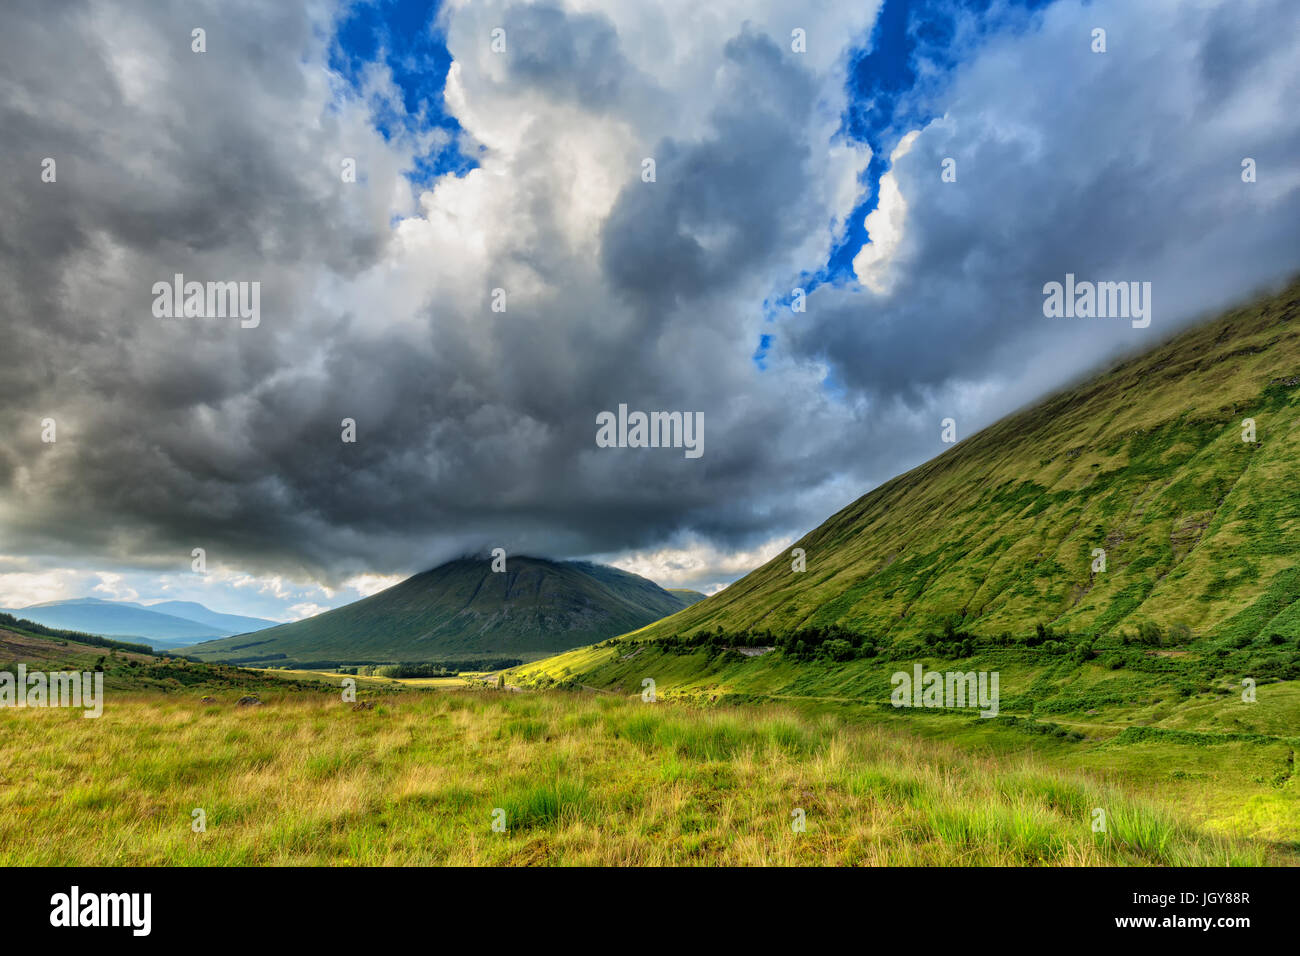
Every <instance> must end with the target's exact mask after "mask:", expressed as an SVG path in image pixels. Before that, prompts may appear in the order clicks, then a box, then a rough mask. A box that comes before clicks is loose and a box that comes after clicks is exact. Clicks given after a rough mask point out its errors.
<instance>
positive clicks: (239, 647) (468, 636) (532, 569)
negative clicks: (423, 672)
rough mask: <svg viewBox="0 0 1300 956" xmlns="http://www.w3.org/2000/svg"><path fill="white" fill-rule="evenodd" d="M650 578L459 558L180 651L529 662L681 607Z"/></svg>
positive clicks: (527, 561)
mask: <svg viewBox="0 0 1300 956" xmlns="http://www.w3.org/2000/svg"><path fill="white" fill-rule="evenodd" d="M689 600H690V599H689V598H685V597H680V596H677V595H674V594H671V593H669V592H668V591H665V590H664V589H663V588H661V587H659V586H658V585H657V584H655V583H654V582H652V581H648V580H646V579H645V578H642V577H639V576H637V575H635V574H629V573H628V572H626V571H620V570H618V569H617V568H611V567H606V566H604V565H599V564H591V563H588V562H578V561H566V562H556V561H546V560H542V559H539V558H526V557H511V558H510V559H508V561H507V562H506V570H505V571H504V572H500V573H494V572H493V571H492V570H491V563H490V562H489V561H486V560H484V561H478V560H469V559H463V560H459V561H452V562H449V563H448V564H444V565H442V566H441V567H438V568H434V569H433V570H432V571H426V572H424V573H423V574H417V575H415V576H414V577H411V578H408V579H407V580H405V581H403V582H402V583H401V584H398V585H395V586H394V587H391V588H389V589H387V590H385V591H381V592H380V593H378V594H374V595H371V596H370V597H368V598H364V599H363V600H360V601H357V602H355V603H353V604H349V605H347V606H345V607H341V608H337V609H335V610H333V611H327V612H326V613H324V614H318V615H317V616H315V617H312V618H308V619H307V620H305V621H297V622H295V623H292V624H282V625H280V626H278V627H273V628H268V629H266V630H264V631H258V632H256V633H254V634H242V635H239V636H237V637H230V638H226V639H223V640H218V641H209V642H207V643H205V644H199V645H196V646H194V647H192V648H189V649H187V651H186V653H187V654H192V655H194V656H197V657H200V658H202V659H205V660H224V661H247V662H254V661H267V662H271V661H274V662H275V663H302V662H320V661H336V662H369V661H455V660H468V659H474V658H483V657H489V656H499V657H514V658H522V659H532V658H536V657H541V656H544V655H546V654H551V653H555V652H558V651H562V650H566V649H568V648H572V647H577V646H579V645H582V644H590V643H592V642H594V641H600V640H603V639H605V638H608V637H612V636H614V635H617V634H621V633H623V632H625V631H630V630H635V629H637V628H639V627H642V626H644V625H646V624H648V623H650V622H652V621H656V620H658V619H660V618H662V617H665V616H666V615H669V614H673V613H675V612H677V611H679V610H681V609H682V608H683V607H685V606H686V605H687V604H688V603H689Z"/></svg>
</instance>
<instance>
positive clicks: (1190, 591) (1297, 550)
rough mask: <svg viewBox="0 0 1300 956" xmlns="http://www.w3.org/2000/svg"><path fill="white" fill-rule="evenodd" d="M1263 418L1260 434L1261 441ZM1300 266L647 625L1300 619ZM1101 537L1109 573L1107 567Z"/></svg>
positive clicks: (1065, 626)
mask: <svg viewBox="0 0 1300 956" xmlns="http://www.w3.org/2000/svg"><path fill="white" fill-rule="evenodd" d="M1246 418H1252V419H1254V422H1255V429H1256V438H1257V440H1256V441H1255V442H1253V443H1246V442H1243V441H1242V432H1243V426H1242V421H1243V419H1246ZM1298 459H1300V283H1297V284H1294V285H1292V286H1291V287H1290V288H1288V289H1287V290H1285V291H1284V292H1283V293H1281V294H1280V295H1277V296H1274V297H1270V298H1268V299H1265V300H1263V301H1260V302H1258V303H1255V304H1253V305H1251V306H1250V307H1247V308H1242V309H1238V310H1235V311H1233V312H1230V313H1229V314H1227V315H1225V316H1223V317H1221V318H1220V319H1218V320H1217V321H1214V322H1212V323H1209V324H1206V325H1202V326H1199V327H1197V328H1195V329H1193V330H1191V331H1188V332H1185V333H1183V334H1181V335H1179V336H1178V337H1176V338H1174V339H1172V340H1170V341H1168V342H1166V343H1164V344H1162V345H1159V346H1158V347H1156V348H1154V349H1153V350H1151V351H1150V352H1147V353H1146V354H1144V355H1141V356H1140V357H1137V358H1133V359H1131V360H1128V361H1125V362H1124V363H1122V364H1120V365H1119V366H1118V367H1116V368H1113V369H1111V370H1110V371H1108V372H1106V373H1105V374H1102V375H1099V376H1097V377H1096V378H1094V379H1092V380H1090V381H1087V382H1085V383H1083V384H1081V385H1078V386H1076V387H1073V388H1069V389H1067V390H1065V391H1064V392H1062V393H1060V394H1058V395H1056V396H1054V397H1052V398H1051V399H1049V400H1047V401H1045V402H1043V403H1042V404H1040V405H1038V406H1037V407H1035V408H1031V409H1029V410H1027V411H1023V412H1021V413H1018V414H1015V415H1012V416H1010V417H1008V418H1006V419H1004V420H1002V421H1000V422H998V423H997V424H995V425H993V426H991V427H989V428H987V429H985V430H984V431H982V432H980V433H978V434H976V435H973V436H972V437H970V438H968V439H966V440H965V441H962V442H960V443H958V444H957V445H955V446H953V447H952V448H951V449H950V450H949V451H947V452H946V453H944V454H942V455H940V456H939V457H937V458H935V459H933V460H931V461H929V462H927V463H925V464H924V465H922V466H920V467H919V468H916V469H914V470H912V471H910V472H908V473H906V474H904V475H901V476H899V477H897V478H895V479H893V480H892V481H889V482H887V483H885V484H884V485H882V486H881V487H879V488H877V489H875V490H874V491H872V492H870V493H869V494H866V495H864V496H863V497H861V498H859V499H858V500H857V501H855V502H854V503H853V504H851V505H849V506H848V507H847V508H845V509H844V510H843V511H841V512H839V513H838V514H836V515H834V516H833V517H832V518H830V519H829V520H828V521H826V522H825V523H824V524H823V525H821V526H820V527H818V528H817V529H815V530H814V531H812V532H810V533H809V534H807V535H805V536H804V537H803V538H802V539H801V540H800V541H798V542H797V544H796V545H795V546H796V547H799V548H802V549H804V551H805V552H806V554H807V558H806V561H807V570H806V571H804V572H802V573H799V572H795V571H793V570H792V563H791V557H790V555H789V553H786V554H782V555H779V556H777V557H775V558H774V559H773V560H772V561H770V562H769V563H768V564H766V565H764V566H763V567H761V568H759V569H758V570H756V571H754V572H753V573H752V574H750V575H748V576H747V577H745V578H743V579H742V580H740V581H738V582H736V583H735V584H733V585H731V586H730V587H728V588H726V589H725V590H724V591H722V592H720V593H719V594H716V595H714V596H713V597H711V598H709V599H708V600H705V601H702V602H700V603H698V604H696V605H694V606H692V607H690V608H689V609H687V610H686V611H684V612H683V613H682V614H680V615H678V616H676V617H674V618H673V619H671V620H669V621H664V622H661V623H659V624H657V625H654V626H652V627H650V628H649V629H647V630H646V631H645V632H644V636H646V637H650V638H656V637H666V636H670V635H673V634H691V633H694V632H696V631H698V630H699V629H709V630H713V629H715V628H717V627H721V628H722V629H723V630H724V631H726V632H729V633H740V632H752V631H765V632H770V633H771V634H773V635H786V634H791V633H795V632H798V631H800V630H803V629H809V628H821V627H827V626H832V625H835V626H839V627H842V628H844V629H846V630H849V631H852V632H855V633H857V634H861V635H868V636H870V637H871V638H873V639H875V640H878V641H884V642H892V641H894V640H896V639H900V638H907V637H919V636H922V635H925V634H927V633H942V632H943V631H944V630H945V629H948V630H952V631H957V632H959V633H960V632H968V633H971V634H975V635H982V636H993V635H1001V634H1003V633H1007V634H1010V635H1013V636H1022V635H1026V634H1031V633H1034V632H1035V630H1036V627H1037V625H1039V624H1043V625H1046V626H1048V627H1051V628H1053V629H1055V630H1056V631H1057V632H1066V633H1072V634H1088V635H1098V634H1099V635H1105V634H1115V633H1118V632H1120V631H1122V630H1123V631H1128V632H1132V633H1138V632H1139V631H1140V630H1141V629H1142V628H1143V627H1144V626H1146V628H1147V630H1148V633H1151V631H1150V629H1151V628H1152V627H1153V626H1154V627H1156V628H1158V629H1159V631H1160V634H1161V635H1162V639H1163V640H1165V641H1166V642H1168V641H1170V640H1172V641H1173V642H1175V643H1188V642H1192V641H1196V640H1198V639H1205V640H1208V641H1209V642H1210V643H1219V644H1223V645H1226V646H1238V645H1242V644H1249V643H1251V642H1267V641H1269V640H1270V639H1271V636H1272V635H1274V634H1277V635H1281V636H1282V638H1284V639H1285V643H1286V644H1287V645H1288V646H1289V649H1288V651H1287V653H1288V654H1289V655H1290V657H1291V658H1292V659H1294V656H1295V649H1294V647H1291V646H1290V645H1292V644H1293V643H1294V639H1295V638H1296V637H1298V636H1300V603H1297V598H1300V492H1298V491H1297V490H1296V484H1295V481H1294V475H1295V462H1296V461H1297V460H1298ZM1094 549H1104V550H1105V552H1106V555H1105V558H1106V566H1105V570H1104V571H1100V572H1094V571H1093V570H1092V565H1093V562H1094V553H1093V552H1094Z"/></svg>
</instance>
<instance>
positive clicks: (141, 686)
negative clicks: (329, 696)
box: [0, 622, 377, 716]
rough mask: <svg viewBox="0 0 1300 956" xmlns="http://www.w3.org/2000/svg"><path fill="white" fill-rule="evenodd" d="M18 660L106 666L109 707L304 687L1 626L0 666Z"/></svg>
mask: <svg viewBox="0 0 1300 956" xmlns="http://www.w3.org/2000/svg"><path fill="white" fill-rule="evenodd" d="M23 623H26V622H23ZM38 626H39V625H38ZM78 638H80V639H78ZM88 641H90V642H96V641H97V642H99V643H87V642H88ZM19 664H25V665H26V666H27V669H28V671H29V672H32V671H42V672H50V671H102V672H103V674H104V692H105V695H106V697H107V699H108V700H107V702H106V706H107V704H108V703H109V702H111V701H112V700H114V699H116V698H117V697H118V696H119V695H121V694H127V693H163V694H170V693H180V692H184V693H189V694H197V693H219V692H230V691H232V690H238V692H239V693H240V694H243V693H249V694H258V693H265V692H278V693H284V692H286V691H291V690H297V689H300V688H303V687H305V686H306V685H304V683H303V682H302V681H297V682H295V681H286V680H282V679H280V678H278V677H276V676H273V675H268V674H264V673H260V672H258V671H252V670H247V669H244V668H237V667H230V666H228V665H224V664H208V663H198V662H194V661H189V660H185V659H184V658H174V657H164V656H158V655H156V654H153V653H150V652H149V649H148V647H145V646H141V645H135V644H127V643H124V642H121V641H113V640H110V639H108V638H98V637H95V636H91V635H71V634H65V635H63V636H58V635H53V636H51V635H49V634H41V633H37V632H34V631H30V630H27V629H26V628H23V627H20V626H19V627H11V626H7V625H6V626H0V671H8V672H10V673H13V672H14V669H15V668H16V667H17V665H19ZM334 683H335V681H333V680H327V679H322V680H320V681H319V682H317V683H316V685H315V686H314V687H312V688H310V689H313V690H324V689H327V688H332V687H333V686H334ZM366 683H368V684H375V683H377V682H373V681H368V682H366ZM78 716H80V714H78Z"/></svg>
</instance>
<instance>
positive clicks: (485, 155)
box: [0, 0, 1300, 620]
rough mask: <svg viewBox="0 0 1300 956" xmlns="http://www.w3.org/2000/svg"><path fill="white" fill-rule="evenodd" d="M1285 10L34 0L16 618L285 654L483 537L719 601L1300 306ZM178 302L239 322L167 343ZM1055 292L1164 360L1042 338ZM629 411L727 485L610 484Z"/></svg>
mask: <svg viewBox="0 0 1300 956" xmlns="http://www.w3.org/2000/svg"><path fill="white" fill-rule="evenodd" d="M1298 20H1300V17H1298V15H1297V11H1296V8H1295V5H1294V3H1291V2H1289V0H1240V2H1231V3H1228V2H1223V3H1216V2H1204V0H1200V2H1194V0H1147V2H1143V3H1141V4H1135V3H1132V2H1128V0H1120V2H1108V0H1098V2H1092V3H1086V4H1085V3H1078V2H1068V0H1057V2H1009V0H973V2H955V0H943V2H940V0H917V2H900V0H885V2H883V3H880V2H875V0H868V2H857V3H852V4H846V3H828V2H816V0H813V2H805V3H800V4H791V3H788V2H787V3H776V2H769V0H749V2H745V3H741V2H733V0H717V2H710V3H707V4H701V3H698V2H696V0H690V2H686V0H663V2H658V3H655V4H629V3H622V2H614V0H566V2H550V0H547V2H538V3H526V2H513V0H511V2H497V0H474V2H447V3H444V4H441V5H430V4H421V3H406V2H373V3H365V2H346V3H344V2H336V0H299V2H293V0H283V2H270V0H267V2H255V0H243V2H240V3H229V2H225V0H209V2H203V0H199V2H184V3H182V2H165V0H160V2H147V3H146V2H122V0H119V2H97V0H72V2H68V3H61V4H57V5H50V4H47V3H43V2H39V0H11V2H8V3H6V4H5V5H4V9H3V11H0V130H3V137H0V141H2V142H3V144H4V145H3V149H0V289H3V295H2V296H0V356H2V357H3V361H4V373H5V374H4V375H0V607H6V606H7V607H22V606H24V605H27V604H32V603H38V602H41V601H49V600H57V599H62V598H70V597H77V596H93V597H100V598H109V599H122V600H139V601H146V602H147V601H150V600H160V599H185V600H198V601H201V602H203V603H205V604H207V605H209V606H210V607H213V608H214V609H217V610H221V611H226V612H230V613H241V614H250V615H256V616H261V617H268V618H273V619H276V620H294V619H299V618H302V617H305V616H308V615H310V614H312V613H317V612H319V611H321V610H324V609H326V608H330V607H335V606H338V605H340V604H343V603H347V602H349V601H352V600H356V599H357V598H359V597H361V596H364V595H367V594H371V593H374V592H375V591H377V590H379V589H382V588H383V587H385V586H387V585H389V584H392V583H396V582H397V581H398V580H400V579H402V578H403V577H405V576H407V575H409V574H411V573H415V572H418V571H420V570H424V569H427V568H429V567H433V566H435V565H437V564H439V563H441V562H443V561H445V560H448V559H450V558H453V557H457V556H461V555H465V554H482V555H486V554H487V553H488V552H489V551H490V550H491V549H492V548H496V547H501V548H504V549H506V551H507V553H508V554H511V553H513V554H532V555H543V556H548V557H554V558H586V559H594V560H600V561H606V562H610V563H614V564H617V565H618V566H620V567H624V568H627V569H629V570H633V571H636V572H638V573H641V574H644V575H646V576H647V577H650V578H652V579H653V580H656V581H658V582H659V583H661V584H663V585H665V586H670V587H695V588H699V589H701V590H706V591H710V592H712V591H716V590H717V589H719V588H721V587H723V586H725V585H726V584H727V583H728V582H730V581H733V580H735V579H737V578H738V577H740V576H742V575H743V574H745V573H746V572H747V571H749V570H751V569H753V568H754V567H756V566H758V565H759V564H761V563H763V562H764V561H766V560H767V559H769V558H770V557H772V556H773V555H775V554H777V553H779V552H780V551H781V550H782V549H783V548H785V547H787V546H788V545H789V544H790V543H791V542H792V541H794V540H795V539H796V538H798V537H799V536H801V535H802V534H803V533H805V532H807V531H808V530H810V529H811V528H813V527H815V526H816V525H818V524H819V523H821V522H822V521H823V520H825V519H826V518H827V517H829V516H830V515H831V514H833V513H834V512H836V511H838V510H839V509H841V508H843V507H844V506H846V505H848V504H849V503H850V502H852V501H853V500H855V499H856V498H858V497H859V496H861V495H862V494H865V493H866V492H867V491H869V490H870V489H871V488H872V487H874V486H876V485H878V484H879V483H881V482H883V481H885V480H887V479H889V478H891V477H893V476H894V475H896V474H899V473H901V472H903V471H905V470H907V469H909V468H911V467H914V466H916V465H918V464H920V463H921V462H923V461H925V460H927V459H929V458H931V457H933V456H935V455H937V454H940V453H942V452H943V451H944V450H945V449H947V448H948V447H950V445H948V444H945V443H944V441H943V428H942V423H943V422H944V420H945V419H952V421H953V423H954V425H955V432H956V437H957V438H958V439H959V440H960V439H961V438H964V437H967V436H969V435H970V434H973V433H974V432H975V431H977V430H979V429H980V428H982V427H984V426H985V425H988V424H990V423H992V422H993V421H996V420H997V419H999V418H1000V417H1002V416H1004V415H1006V414H1008V413H1009V412H1011V411H1013V410H1015V409H1017V408H1019V407H1022V406H1024V405H1025V404H1027V403H1030V402H1033V401H1035V400H1037V399H1039V398H1041V397H1043V396H1045V395H1047V394H1049V393H1051V392H1052V391H1054V390H1056V389H1058V388H1060V387H1062V386H1063V385H1066V384H1068V383H1070V382H1072V381H1074V380H1076V379H1078V378H1079V377H1081V376H1083V375H1086V374H1088V373H1089V372H1091V371H1094V370H1096V369H1098V368H1099V367H1102V366H1104V364H1105V363H1107V362H1108V361H1111V360H1113V359H1114V358H1115V357H1116V356H1117V355H1119V354H1121V353H1123V352H1125V351H1129V350H1134V349H1142V348H1146V347H1149V346H1151V345H1154V344H1155V343H1156V342H1158V341H1160V340H1161V339H1163V338H1165V337H1167V336H1168V335H1170V334H1172V333H1174V332H1175V331H1177V330H1178V329H1179V328H1182V327H1184V326H1186V325H1187V324H1188V323H1191V322H1194V321H1196V320H1198V319H1201V318H1204V317H1207V316H1208V315H1210V314H1212V313H1213V312H1214V311H1215V310H1218V309H1221V308H1223V307H1225V306H1227V305H1231V304H1233V303H1235V302H1238V301H1241V300H1243V299H1245V298H1248V297H1250V296H1252V295H1254V294H1257V293H1259V292H1262V291H1266V290H1268V289H1270V288H1274V287H1276V286H1278V285H1280V284H1281V283H1283V282H1284V281H1285V280H1287V279H1288V278H1290V277H1291V276H1293V275H1294V274H1295V273H1296V271H1297V267H1298V265H1300V255H1298V252H1300V115H1298V114H1297V110H1296V108H1295V104H1296V103H1300V56H1297V55H1296V54H1297V52H1298V51H1297V45H1298V43H1300V41H1297V36H1300V33H1298V32H1297V29H1296V28H1297V26H1300V22H1298ZM195 30H202V31H203V32H202V34H201V42H200V40H199V39H196V36H195V33H194V31H195ZM1098 30H1101V31H1104V50H1102V49H1098V42H1099V41H1098V34H1097V31H1098ZM200 46H201V47H202V49H201V50H200V49H198V47H200ZM1248 159H1249V160H1251V161H1252V162H1251V164H1250V166H1251V169H1252V170H1253V173H1254V175H1253V177H1250V179H1251V180H1252V181H1246V177H1244V176H1243V165H1242V164H1243V162H1244V161H1246V160H1248ZM51 160H52V161H53V162H52V164H51V163H50V162H49V161H51ZM648 160H652V161H653V176H649V175H648V174H647V169H648V164H647V161H648ZM349 167H350V168H351V169H354V170H355V175H354V176H352V177H351V179H349V176H348V174H347V170H348V168H349ZM945 170H947V171H948V175H947V176H945V175H944V172H945ZM177 274H180V275H182V276H184V279H185V281H198V282H244V283H254V282H256V283H259V286H258V289H259V308H258V312H257V316H256V321H251V320H250V321H241V319H240V318H239V317H232V316H204V315H197V316H196V315H191V316H188V317H168V316H166V315H159V314H158V312H159V307H158V303H157V298H158V296H157V293H156V291H155V286H156V284H157V283H160V282H161V283H171V282H172V280H173V276H175V275H177ZM1066 274H1073V275H1075V276H1077V277H1079V278H1080V279H1081V280H1082V279H1086V280H1092V281H1125V282H1129V281H1132V282H1142V283H1146V282H1149V283H1151V285H1150V288H1151V290H1152V299H1151V302H1152V312H1151V322H1150V324H1149V325H1148V326H1146V327H1135V326H1134V324H1133V323H1132V322H1130V321H1128V320H1127V319H1125V318H1104V319H1103V318H1068V319H1067V318H1049V317H1047V316H1046V315H1045V314H1044V309H1043V301H1044V294H1043V287H1044V284H1045V283H1048V282H1052V281H1057V282H1060V281H1063V280H1064V277H1065V276H1066ZM796 290H799V291H796ZM502 305H504V308H502ZM494 306H495V307H496V308H494ZM620 405H626V406H627V407H628V409H630V410H634V411H635V410H642V411H646V412H650V411H680V412H683V413H689V414H697V413H698V414H700V415H702V417H703V422H704V431H703V438H704V444H703V449H704V451H703V454H701V455H699V456H698V457H690V456H687V455H685V454H683V451H682V449H680V448H637V447H613V448H610V447H602V446H601V445H600V444H599V443H598V442H597V440H596V437H597V427H596V423H597V416H598V415H599V414H600V413H601V412H605V411H615V412H616V411H617V409H618V408H619V406H620ZM345 419H346V420H351V421H352V422H354V423H355V439H356V440H355V441H344V440H343V433H344V424H343V423H344V420H345ZM51 423H52V424H53V432H52V433H51V431H50V427H49V426H50V424H51ZM50 438H53V440H49V439H50ZM195 549H201V550H202V554H203V556H204V565H203V567H202V569H201V570H196V569H195V565H194V560H195V559H194V557H193V555H194V552H195Z"/></svg>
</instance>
